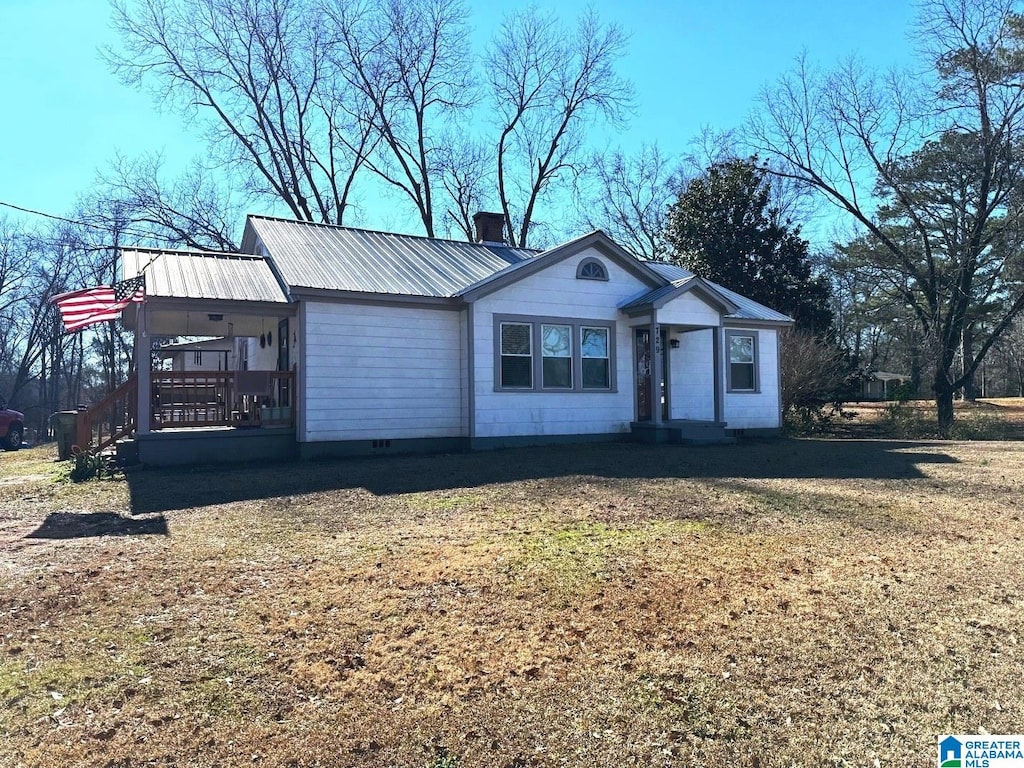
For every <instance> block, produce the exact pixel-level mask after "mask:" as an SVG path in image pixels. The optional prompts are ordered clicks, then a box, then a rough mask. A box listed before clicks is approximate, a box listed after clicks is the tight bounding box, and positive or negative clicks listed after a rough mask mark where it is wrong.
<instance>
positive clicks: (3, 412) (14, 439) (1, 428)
mask: <svg viewBox="0 0 1024 768" xmlns="http://www.w3.org/2000/svg"><path fill="white" fill-rule="evenodd" d="M24 437H25V414H23V413H18V411H12V410H10V409H9V408H8V407H7V402H6V401H5V400H4V399H3V398H2V397H0V445H2V446H3V447H4V448H6V449H7V450H8V451H16V450H18V449H19V448H21V441H22V439H23V438H24Z"/></svg>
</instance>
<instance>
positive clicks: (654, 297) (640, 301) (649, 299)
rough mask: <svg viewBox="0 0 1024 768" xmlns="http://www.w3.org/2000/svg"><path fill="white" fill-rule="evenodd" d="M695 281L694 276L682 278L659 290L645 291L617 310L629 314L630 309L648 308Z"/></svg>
mask: <svg viewBox="0 0 1024 768" xmlns="http://www.w3.org/2000/svg"><path fill="white" fill-rule="evenodd" d="M696 279H697V276H696V275H690V276H689V277H687V278H683V279H682V280H676V281H674V282H671V283H669V284H668V285H663V286H661V287H660V288H654V289H653V290H650V291H647V292H646V293H641V294H640V295H639V296H636V297H634V298H632V299H630V300H629V301H627V302H626V303H625V304H623V305H622V306H621V307H619V309H621V310H622V311H623V312H629V311H630V310H631V309H638V308H640V307H650V306H651V305H652V304H656V303H657V302H658V299H661V298H663V297H665V296H668V295H669V294H670V293H673V292H674V291H675V290H676V289H678V288H682V287H683V286H684V285H686V284H687V283H691V282H693V281H694V280H696Z"/></svg>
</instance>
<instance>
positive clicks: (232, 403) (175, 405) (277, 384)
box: [150, 371, 295, 430]
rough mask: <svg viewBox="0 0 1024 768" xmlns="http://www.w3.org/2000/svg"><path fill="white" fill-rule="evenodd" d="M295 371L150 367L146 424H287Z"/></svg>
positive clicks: (292, 403) (291, 417)
mask: <svg viewBox="0 0 1024 768" xmlns="http://www.w3.org/2000/svg"><path fill="white" fill-rule="evenodd" d="M294 380H295V374H294V372H293V371H153V372H152V373H151V374H150V381H151V386H152V409H151V416H152V420H151V423H150V429H153V430H159V429H170V428H188V427H215V426H236V427H246V426H249V427H258V426H283V427H290V426H292V425H293V424H294V423H295V420H294V414H295V387H294Z"/></svg>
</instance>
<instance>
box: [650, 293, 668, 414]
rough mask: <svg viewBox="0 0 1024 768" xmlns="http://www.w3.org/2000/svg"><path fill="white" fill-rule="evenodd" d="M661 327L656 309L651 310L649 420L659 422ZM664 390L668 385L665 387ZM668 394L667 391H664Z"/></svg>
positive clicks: (662, 371)
mask: <svg viewBox="0 0 1024 768" xmlns="http://www.w3.org/2000/svg"><path fill="white" fill-rule="evenodd" d="M663 355H664V352H663V351H662V349H661V328H660V327H659V326H658V310H656V309H652V310H651V420H652V421H653V422H654V423H655V424H661V383H662V381H663V377H664V375H665V371H664V370H663V366H662V356H663ZM665 389H666V390H667V389H668V387H666V388H665ZM665 396H666V397H667V396H668V392H667V391H666V392H665Z"/></svg>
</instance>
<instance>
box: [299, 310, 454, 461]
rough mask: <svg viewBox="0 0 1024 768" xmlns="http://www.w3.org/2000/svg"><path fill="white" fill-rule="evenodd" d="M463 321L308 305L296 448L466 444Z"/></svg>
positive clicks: (433, 314)
mask: <svg viewBox="0 0 1024 768" xmlns="http://www.w3.org/2000/svg"><path fill="white" fill-rule="evenodd" d="M461 314H462V313H460V312H452V311H442V310H431V309H422V308H412V307H409V308H407V307H389V306H361V305H351V304H336V303H327V302H309V303H308V304H307V306H306V326H307V327H306V339H307V345H308V348H307V351H306V357H305V364H306V371H305V382H306V391H305V397H306V420H305V428H304V433H303V434H302V436H301V437H300V440H301V441H303V442H319V441H328V440H372V439H378V438H379V439H403V438H427V437H459V436H464V435H465V434H466V427H465V420H464V415H463V414H464V410H463V394H462V376H461V372H462V364H461V358H462V335H461V330H460V329H461V322H460V319H461Z"/></svg>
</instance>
